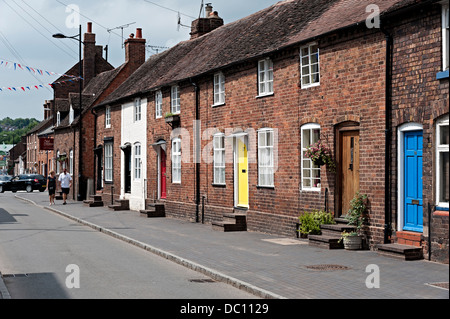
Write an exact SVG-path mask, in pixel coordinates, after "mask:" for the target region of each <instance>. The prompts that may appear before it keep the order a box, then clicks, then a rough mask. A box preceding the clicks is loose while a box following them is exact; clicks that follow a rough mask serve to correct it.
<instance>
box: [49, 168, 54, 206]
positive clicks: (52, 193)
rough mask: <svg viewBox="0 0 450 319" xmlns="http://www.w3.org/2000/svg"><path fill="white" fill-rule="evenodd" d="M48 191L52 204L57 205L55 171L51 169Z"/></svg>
mask: <svg viewBox="0 0 450 319" xmlns="http://www.w3.org/2000/svg"><path fill="white" fill-rule="evenodd" d="M47 191H48V197H49V200H50V206H52V205H55V194H56V176H55V171H51V172H50V175H49V176H48V177H47Z"/></svg>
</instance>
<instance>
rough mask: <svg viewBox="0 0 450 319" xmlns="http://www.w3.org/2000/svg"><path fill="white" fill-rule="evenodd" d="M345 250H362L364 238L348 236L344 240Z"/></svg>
mask: <svg viewBox="0 0 450 319" xmlns="http://www.w3.org/2000/svg"><path fill="white" fill-rule="evenodd" d="M344 248H345V249H347V250H360V249H362V236H348V237H345V238H344Z"/></svg>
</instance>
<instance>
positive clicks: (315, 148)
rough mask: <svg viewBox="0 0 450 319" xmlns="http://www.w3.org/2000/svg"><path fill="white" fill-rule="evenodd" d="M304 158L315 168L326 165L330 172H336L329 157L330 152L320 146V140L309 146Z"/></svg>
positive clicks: (334, 165)
mask: <svg viewBox="0 0 450 319" xmlns="http://www.w3.org/2000/svg"><path fill="white" fill-rule="evenodd" d="M305 156H306V157H307V158H309V159H311V161H312V162H313V163H314V164H315V165H317V166H323V165H327V167H328V168H329V169H330V170H331V171H333V172H334V171H335V170H336V163H335V162H334V160H333V157H332V156H331V151H330V149H329V148H327V147H326V146H324V145H323V144H322V141H321V140H319V141H317V142H316V143H315V144H313V145H311V146H310V147H309V148H308V149H307V151H306V154H305Z"/></svg>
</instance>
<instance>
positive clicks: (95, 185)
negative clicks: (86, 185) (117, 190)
mask: <svg viewBox="0 0 450 319" xmlns="http://www.w3.org/2000/svg"><path fill="white" fill-rule="evenodd" d="M91 113H92V114H93V115H94V149H96V148H97V112H95V109H94V108H92V109H91ZM95 155H96V153H94V165H93V168H94V171H93V173H94V174H93V175H92V176H94V181H93V187H94V190H95V194H97V176H96V175H97V174H96V173H97V161H96V156H95Z"/></svg>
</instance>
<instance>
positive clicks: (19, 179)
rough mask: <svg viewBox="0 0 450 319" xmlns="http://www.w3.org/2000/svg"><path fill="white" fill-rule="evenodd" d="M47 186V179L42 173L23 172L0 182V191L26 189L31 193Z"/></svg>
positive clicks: (42, 190)
mask: <svg viewBox="0 0 450 319" xmlns="http://www.w3.org/2000/svg"><path fill="white" fill-rule="evenodd" d="M46 187H47V180H46V179H45V177H44V176H43V175H37V174H24V175H18V176H14V177H13V178H11V179H10V180H9V181H6V182H3V183H2V184H0V193H3V192H5V191H11V192H13V193H15V192H17V191H27V192H28V193H31V192H33V191H35V190H38V191H40V192H44V191H45V189H46Z"/></svg>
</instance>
